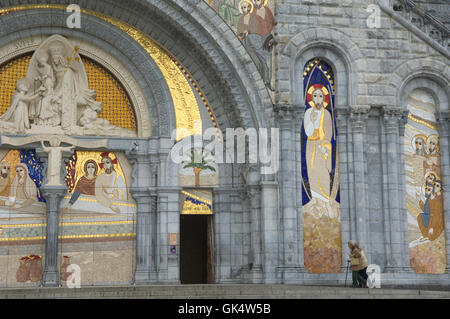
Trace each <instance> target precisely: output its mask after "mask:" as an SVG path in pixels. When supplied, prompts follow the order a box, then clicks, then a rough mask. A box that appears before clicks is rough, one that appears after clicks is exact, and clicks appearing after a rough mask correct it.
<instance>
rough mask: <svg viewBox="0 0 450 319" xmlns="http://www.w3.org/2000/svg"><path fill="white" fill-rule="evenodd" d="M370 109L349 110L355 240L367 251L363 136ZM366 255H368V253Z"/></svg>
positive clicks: (367, 227)
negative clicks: (351, 141) (351, 138)
mask: <svg viewBox="0 0 450 319" xmlns="http://www.w3.org/2000/svg"><path fill="white" fill-rule="evenodd" d="M369 111H370V107H369V106H366V105H361V106H352V107H351V108H350V121H351V124H352V135H353V174H354V187H355V188H354V190H355V191H354V198H355V218H356V220H355V221H356V223H355V224H356V230H355V234H356V238H354V239H355V240H356V241H357V242H359V243H360V245H361V246H362V247H363V249H366V250H367V249H368V244H369V238H368V237H369V233H368V231H369V218H368V214H369V212H368V207H367V194H366V176H365V159H364V134H365V130H366V120H367V118H368V116H369ZM368 253H370V252H369V251H368Z"/></svg>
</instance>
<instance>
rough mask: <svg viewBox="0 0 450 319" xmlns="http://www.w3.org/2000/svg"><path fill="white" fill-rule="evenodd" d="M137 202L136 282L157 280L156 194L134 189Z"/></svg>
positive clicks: (145, 282)
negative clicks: (152, 194)
mask: <svg viewBox="0 0 450 319" xmlns="http://www.w3.org/2000/svg"><path fill="white" fill-rule="evenodd" d="M131 194H132V196H133V198H134V199H135V201H136V204H137V216H136V272H135V283H136V284H149V283H152V282H155V281H156V279H157V274H156V271H155V237H156V236H155V235H156V234H155V230H156V227H155V218H154V215H155V212H156V201H157V198H156V196H150V193H149V192H148V191H136V190H134V191H132V192H131Z"/></svg>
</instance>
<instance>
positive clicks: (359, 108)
mask: <svg viewBox="0 0 450 319" xmlns="http://www.w3.org/2000/svg"><path fill="white" fill-rule="evenodd" d="M369 111H370V106H369V105H354V106H351V107H350V121H351V123H352V128H353V132H355V133H363V132H364V129H365V126H366V120H367V119H368V117H369Z"/></svg>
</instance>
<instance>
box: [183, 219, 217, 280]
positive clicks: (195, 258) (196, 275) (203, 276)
mask: <svg viewBox="0 0 450 319" xmlns="http://www.w3.org/2000/svg"><path fill="white" fill-rule="evenodd" d="M213 246H214V233H213V216H212V215H180V280H181V283H182V284H212V283H213V281H214V274H213V269H214V267H213V252H214V247H213Z"/></svg>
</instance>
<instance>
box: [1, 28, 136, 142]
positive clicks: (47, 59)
mask: <svg viewBox="0 0 450 319" xmlns="http://www.w3.org/2000/svg"><path fill="white" fill-rule="evenodd" d="M102 108H103V105H102V102H100V101H96V92H95V91H93V90H90V89H89V83H88V78H87V75H86V70H85V67H84V65H83V62H82V60H81V58H80V55H79V53H78V47H76V46H73V45H72V44H71V43H70V42H69V41H68V40H67V39H66V38H64V37H62V36H60V35H54V36H51V37H50V38H48V39H47V40H46V41H44V42H43V43H42V44H41V45H40V46H39V48H38V49H37V50H36V51H35V52H34V54H33V57H32V58H31V61H30V65H29V67H28V72H27V76H26V77H25V78H23V79H20V80H18V81H17V85H16V92H15V94H14V96H13V98H12V101H11V105H10V107H9V109H8V110H7V111H6V112H5V113H4V114H3V115H2V116H1V117H0V133H10V134H61V135H104V136H135V135H136V133H135V132H133V131H131V130H128V129H124V128H120V127H117V126H115V125H112V124H111V123H110V122H109V121H108V120H106V119H103V118H100V117H99V114H100V113H101V111H102Z"/></svg>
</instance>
